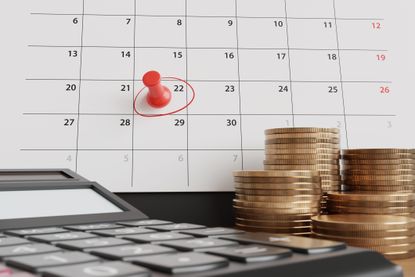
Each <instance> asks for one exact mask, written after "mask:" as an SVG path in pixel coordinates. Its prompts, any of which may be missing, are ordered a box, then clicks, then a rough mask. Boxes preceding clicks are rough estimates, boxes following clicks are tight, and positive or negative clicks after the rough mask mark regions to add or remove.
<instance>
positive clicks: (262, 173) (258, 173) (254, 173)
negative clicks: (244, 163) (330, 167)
mask: <svg viewBox="0 0 415 277" xmlns="http://www.w3.org/2000/svg"><path fill="white" fill-rule="evenodd" d="M233 176H235V177H294V178H301V177H316V176H317V177H318V176H319V173H318V172H317V171H311V170H288V171H287V170H284V171H283V170H281V171H274V170H272V171H271V170H244V171H234V172H233Z"/></svg>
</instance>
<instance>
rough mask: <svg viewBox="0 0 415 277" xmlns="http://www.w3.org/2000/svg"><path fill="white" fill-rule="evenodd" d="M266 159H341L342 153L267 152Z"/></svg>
mask: <svg viewBox="0 0 415 277" xmlns="http://www.w3.org/2000/svg"><path fill="white" fill-rule="evenodd" d="M265 159H266V160H323V161H324V160H339V159H340V155H337V154H295V155H286V154H284V155H283V154H267V153H265Z"/></svg>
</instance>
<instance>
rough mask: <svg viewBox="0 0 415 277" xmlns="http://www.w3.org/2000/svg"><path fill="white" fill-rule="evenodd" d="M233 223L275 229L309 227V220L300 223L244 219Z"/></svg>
mask: <svg viewBox="0 0 415 277" xmlns="http://www.w3.org/2000/svg"><path fill="white" fill-rule="evenodd" d="M235 222H236V223H239V224H242V225H247V226H255V227H256V226H258V227H276V228H287V227H310V226H311V220H301V221H274V220H270V221H266V220H250V219H245V218H239V217H237V218H235Z"/></svg>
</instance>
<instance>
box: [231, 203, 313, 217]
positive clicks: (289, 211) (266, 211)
mask: <svg viewBox="0 0 415 277" xmlns="http://www.w3.org/2000/svg"><path fill="white" fill-rule="evenodd" d="M233 208H234V209H235V210H239V211H241V212H243V213H251V214H252V213H257V214H273V215H293V214H294V215H300V214H318V212H319V208H316V207H313V208H289V209H277V208H248V207H241V206H236V205H233Z"/></svg>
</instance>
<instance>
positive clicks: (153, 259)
mask: <svg viewBox="0 0 415 277" xmlns="http://www.w3.org/2000/svg"><path fill="white" fill-rule="evenodd" d="M130 261H131V262H133V263H136V264H139V265H142V266H146V267H149V268H151V269H154V270H157V271H162V272H167V273H174V274H176V273H191V272H197V271H207V270H213V269H216V268H220V267H225V266H227V265H228V264H229V262H228V260H226V259H225V258H222V257H217V256H212V255H208V254H204V253H198V252H187V253H177V254H163V255H153V256H145V257H139V258H133V259H131V260H130Z"/></svg>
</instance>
